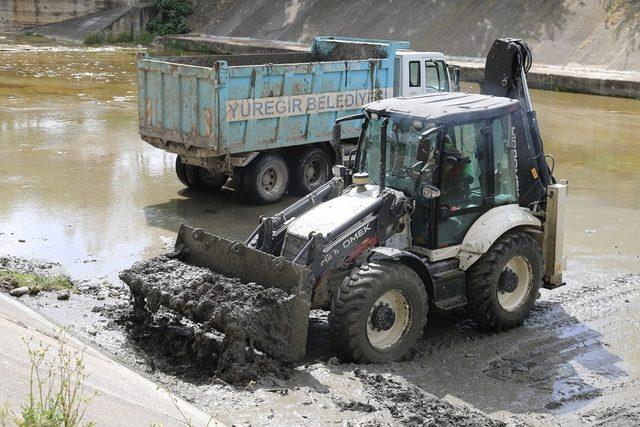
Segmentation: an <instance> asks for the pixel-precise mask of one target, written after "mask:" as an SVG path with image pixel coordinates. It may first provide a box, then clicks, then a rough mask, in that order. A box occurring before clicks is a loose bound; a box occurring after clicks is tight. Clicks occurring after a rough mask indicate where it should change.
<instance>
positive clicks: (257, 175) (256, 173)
mask: <svg viewBox="0 0 640 427" xmlns="http://www.w3.org/2000/svg"><path fill="white" fill-rule="evenodd" d="M288 185H289V168H288V167H287V163H286V162H285V161H284V159H283V158H282V156H280V155H278V154H266V155H261V156H259V157H258V158H257V159H255V160H254V161H253V162H251V163H250V164H249V166H246V167H245V168H244V171H243V174H242V187H243V190H244V194H245V195H246V196H247V198H248V199H249V200H251V201H252V202H254V203H259V204H269V203H275V202H277V201H279V200H280V199H282V198H283V197H284V195H285V194H286V192H287V187H288Z"/></svg>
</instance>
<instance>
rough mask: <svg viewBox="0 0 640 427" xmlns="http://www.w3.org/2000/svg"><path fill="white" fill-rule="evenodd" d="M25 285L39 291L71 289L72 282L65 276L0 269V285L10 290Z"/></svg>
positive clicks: (72, 287)
mask: <svg viewBox="0 0 640 427" xmlns="http://www.w3.org/2000/svg"><path fill="white" fill-rule="evenodd" d="M22 286H26V287H28V288H29V289H38V290H40V291H63V290H73V289H74V286H73V283H71V281H70V280H69V278H68V277H65V276H42V275H39V274H33V273H19V272H17V271H11V270H0V287H2V288H4V289H6V290H11V289H14V288H20V287H22Z"/></svg>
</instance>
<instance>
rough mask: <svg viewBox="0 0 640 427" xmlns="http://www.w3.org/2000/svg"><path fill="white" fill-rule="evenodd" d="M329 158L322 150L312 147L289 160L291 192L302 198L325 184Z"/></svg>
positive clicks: (329, 163) (327, 178) (328, 169)
mask: <svg viewBox="0 0 640 427" xmlns="http://www.w3.org/2000/svg"><path fill="white" fill-rule="evenodd" d="M330 174H331V158H330V157H329V155H328V154H327V153H326V151H324V150H323V149H322V148H319V147H314V148H311V149H308V150H305V151H303V152H302V154H301V155H300V156H293V158H292V159H291V191H292V192H293V193H295V194H297V195H300V196H304V195H305V194H309V193H311V192H312V191H313V190H315V189H316V188H318V187H320V186H321V185H322V184H324V183H325V182H327V181H328V180H329V178H330Z"/></svg>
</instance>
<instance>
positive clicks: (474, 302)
mask: <svg viewBox="0 0 640 427" xmlns="http://www.w3.org/2000/svg"><path fill="white" fill-rule="evenodd" d="M541 284H542V250H541V249H540V245H539V244H538V242H537V241H536V240H535V239H534V238H533V237H531V236H530V235H529V234H527V233H524V232H521V231H516V232H509V233H507V234H505V235H504V236H502V237H500V238H499V239H498V240H497V241H496V242H495V243H494V244H493V246H491V248H490V249H489V251H488V252H487V253H486V254H484V255H483V256H482V257H481V258H480V259H479V260H478V261H476V263H475V264H473V265H472V266H471V268H469V270H467V300H468V302H469V304H468V307H469V311H470V314H471V317H472V318H473V319H474V320H475V321H476V322H477V323H478V325H479V326H480V328H482V329H484V330H489V331H506V330H508V329H512V328H515V327H516V326H518V325H520V324H521V323H522V321H523V320H524V319H525V318H526V317H527V315H528V314H529V313H530V312H531V309H532V308H533V305H534V303H535V301H536V298H537V296H538V290H539V289H540V285H541Z"/></svg>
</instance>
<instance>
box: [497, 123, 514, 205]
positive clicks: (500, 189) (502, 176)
mask: <svg viewBox="0 0 640 427" xmlns="http://www.w3.org/2000/svg"><path fill="white" fill-rule="evenodd" d="M491 133H492V135H491V136H492V141H493V157H494V161H493V164H494V172H493V176H494V178H493V182H494V184H493V185H494V189H495V201H496V205H505V204H509V203H518V185H517V184H518V182H517V179H516V166H517V164H516V161H517V160H516V145H515V139H514V138H515V136H514V134H513V129H512V127H511V116H509V115H507V116H503V117H498V118H497V119H494V120H493V123H492V126H491Z"/></svg>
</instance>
